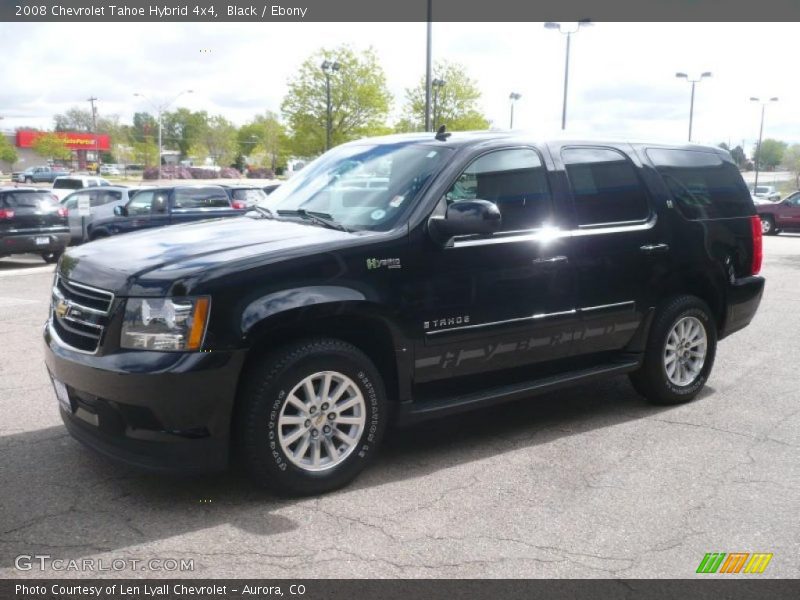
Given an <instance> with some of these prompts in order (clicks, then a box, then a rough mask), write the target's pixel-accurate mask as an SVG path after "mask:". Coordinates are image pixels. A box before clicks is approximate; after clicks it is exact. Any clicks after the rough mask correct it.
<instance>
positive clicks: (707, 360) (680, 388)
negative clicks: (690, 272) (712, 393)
mask: <svg viewBox="0 0 800 600" xmlns="http://www.w3.org/2000/svg"><path fill="white" fill-rule="evenodd" d="M680 323H684V325H683V327H684V328H685V329H684V331H685V332H687V333H686V334H685V336H681V335H678V334H679V333H680V330H677V329H676V328H678V327H680V325H679V324H680ZM690 327H691V329H689V328H690ZM697 327H700V328H702V332H699V330H696V329H695V328H697ZM695 331H697V332H698V333H696V334H695V333H694V332H695ZM673 332H675V334H676V336H677V338H678V339H679V340H681V339H682V340H684V341H686V340H692V339H693V338H695V339H694V341H689V342H688V347H687V348H686V349H683V348H682V347H681V345H680V344H678V345H677V346H678V350H677V351H674V352H673V351H670V350H669V349H668V348H667V343H668V341H669V342H675V341H676V338H675V337H673V336H672V334H673ZM702 335H704V336H705V351H704V356H703V360H702V363H701V364H698V362H697V361H698V357H696V356H695V357H692V356H691V354H690V352H695V353H699V352H700V351H701V350H702V343H699V342H697V339H700V337H701V336H702ZM696 342H697V343H696ZM670 345H672V344H670ZM716 351H717V327H716V323H715V322H714V318H713V317H712V315H711V310H710V309H709V308H708V305H707V304H706V303H705V302H703V301H702V300H700V299H699V298H697V297H695V296H676V297H673V298H671V299H669V300H668V301H667V302H665V303H664V304H663V305H662V307H661V308H660V309H659V310H658V312H657V313H656V316H655V318H654V319H653V324H652V326H651V328H650V336H649V338H648V340H647V345H646V348H645V355H644V362H643V363H642V366H641V367H640V368H639V370H638V371H635V372H634V373H631V375H630V380H631V383H632V384H633V387H634V388H635V389H636V391H637V392H639V393H640V394H641V395H642V396H644V397H645V398H647V400H649V401H650V402H652V403H654V404H682V403H684V402H688V401H690V400H692V399H693V398H694V397H695V396H697V394H698V393H699V392H700V390H701V389H702V388H703V386H704V385H705V384H706V381H707V380H708V376H709V374H710V373H711V369H712V367H713V366H714V357H715V356H716ZM668 353H669V356H668ZM681 353H682V354H683V357H684V358H685V362H683V361H682V359H681V358H680V356H681ZM670 358H673V360H669V359H670ZM670 365H671V368H672V369H673V372H672V374H671V375H670V373H669V366H670ZM681 375H682V376H681Z"/></svg>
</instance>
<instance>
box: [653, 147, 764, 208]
mask: <svg viewBox="0 0 800 600" xmlns="http://www.w3.org/2000/svg"><path fill="white" fill-rule="evenodd" d="M647 156H648V158H649V159H650V160H651V161H652V162H653V164H654V165H655V167H656V168H657V169H658V171H659V173H661V177H662V179H663V180H664V183H666V184H667V187H668V188H669V191H670V193H671V194H672V197H673V198H674V199H675V203H676V204H677V206H678V210H680V211H681V212H682V213H683V214H684V215H685V216H686V217H687V218H689V219H718V218H725V217H742V216H748V215H752V214H754V209H753V200H752V199H751V197H750V192H749V191H748V189H747V186H746V185H745V183H744V181H743V180H742V176H741V175H740V174H739V170H738V169H737V168H736V167H735V166H734V165H733V163H729V162H727V161H724V160H722V157H721V156H720V155H719V154H716V153H714V152H699V151H696V150H667V149H655V148H651V149H649V150H647Z"/></svg>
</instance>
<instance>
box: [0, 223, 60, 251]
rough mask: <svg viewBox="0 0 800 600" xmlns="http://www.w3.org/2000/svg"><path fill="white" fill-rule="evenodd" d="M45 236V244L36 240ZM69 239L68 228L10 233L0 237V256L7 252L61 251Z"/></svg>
mask: <svg viewBox="0 0 800 600" xmlns="http://www.w3.org/2000/svg"><path fill="white" fill-rule="evenodd" d="M43 238H47V243H46V244H39V243H37V240H41V239H43ZM69 241H70V235H69V230H68V229H66V228H65V229H64V230H63V231H56V232H53V231H43V232H41V233H24V234H11V235H4V236H2V237H0V256H5V255H8V254H27V253H29V252H33V253H42V252H63V251H64V249H65V248H66V247H67V245H68V244H69Z"/></svg>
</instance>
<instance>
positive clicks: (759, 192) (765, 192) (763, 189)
mask: <svg viewBox="0 0 800 600" xmlns="http://www.w3.org/2000/svg"><path fill="white" fill-rule="evenodd" d="M750 194H751V195H753V196H755V197H756V198H761V199H762V200H768V201H769V202H779V201H780V199H781V195H780V194H779V193H778V190H777V189H776V188H775V186H774V185H759V186H758V187H756V188H755V189H753V188H752V187H751V188H750Z"/></svg>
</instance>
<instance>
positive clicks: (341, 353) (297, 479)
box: [244, 343, 388, 494]
mask: <svg viewBox="0 0 800 600" xmlns="http://www.w3.org/2000/svg"><path fill="white" fill-rule="evenodd" d="M311 347H312V348H314V349H313V350H310V351H308V352H305V353H303V354H299V355H298V356H297V357H296V358H294V359H290V360H289V361H288V362H287V363H286V364H285V365H281V366H279V368H278V370H277V372H275V373H274V374H273V375H272V377H270V378H269V379H270V380H269V381H267V382H262V385H261V386H259V387H258V388H257V390H254V392H252V393H251V394H250V395H249V397H248V398H246V399H245V401H246V402H247V403H248V404H249V406H248V407H247V408H246V412H245V419H248V420H252V421H251V422H248V423H244V431H245V433H244V436H245V440H244V442H245V451H246V452H247V453H248V456H247V457H246V460H247V462H248V463H249V467H250V472H251V474H253V475H254V476H255V477H256V479H257V480H258V481H259V483H262V484H263V485H267V486H269V487H272V488H273V489H275V491H277V492H279V493H289V494H315V493H320V492H324V491H330V490H333V489H336V488H338V487H341V486H342V485H345V484H346V483H348V482H349V481H351V480H352V479H353V478H354V477H355V476H356V475H357V474H358V473H359V472H361V470H363V469H364V468H365V467H366V465H367V464H368V463H369V461H370V460H371V458H372V456H373V455H374V454H375V452H376V451H377V449H378V446H379V444H380V441H381V439H382V437H383V432H384V431H385V428H386V422H387V416H388V415H387V414H386V412H387V408H388V406H387V402H386V395H385V391H384V388H383V382H382V380H381V377H380V375H379V373H378V372H377V370H376V369H375V367H374V366H373V365H372V363H371V362H370V361H369V359H367V358H366V357H365V356H364V355H362V354H361V353H360V352H359V351H358V350H357V349H355V348H354V347H352V346H349V344H339V343H333V344H324V343H323V344H314V345H312V346H311ZM290 353H291V351H290ZM277 358H278V361H279V362H280V361H281V358H280V357H277ZM269 360H270V359H267V361H269ZM320 371H337V372H339V373H342V374H343V375H346V376H347V377H349V378H350V379H351V380H352V381H353V382H354V383H355V384H356V385H357V386H358V387H359V389H360V391H361V394H362V395H363V397H364V402H365V406H366V425H365V430H364V432H363V433H362V437H361V439H360V440H359V442H358V445H357V447H356V449H355V450H353V451H352V452H351V454H350V455H349V456H348V457H347V458H346V459H345V460H344V461H343V462H342V463H340V464H339V465H337V466H335V467H333V468H330V469H327V470H324V471H317V472H312V471H306V470H304V469H302V468H300V467H298V466H296V465H294V464H293V463H292V462H291V461H290V460H289V458H288V457H287V456H286V454H285V453H284V451H283V449H282V448H281V445H280V442H279V440H278V418H279V416H280V414H281V410H282V409H283V406H284V405H285V403H286V401H287V398H288V396H289V393H290V392H291V391H292V389H294V387H295V386H296V385H297V384H298V383H300V382H301V381H302V380H303V379H304V378H305V377H307V376H309V375H312V374H313V373H317V372H320ZM253 422H254V423H263V424H264V426H263V428H259V427H258V426H257V425H256V426H254V424H253Z"/></svg>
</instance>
